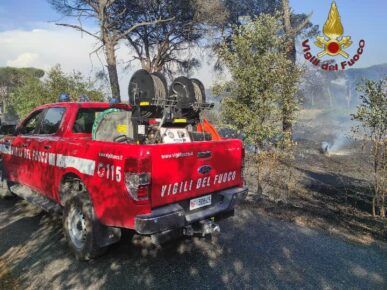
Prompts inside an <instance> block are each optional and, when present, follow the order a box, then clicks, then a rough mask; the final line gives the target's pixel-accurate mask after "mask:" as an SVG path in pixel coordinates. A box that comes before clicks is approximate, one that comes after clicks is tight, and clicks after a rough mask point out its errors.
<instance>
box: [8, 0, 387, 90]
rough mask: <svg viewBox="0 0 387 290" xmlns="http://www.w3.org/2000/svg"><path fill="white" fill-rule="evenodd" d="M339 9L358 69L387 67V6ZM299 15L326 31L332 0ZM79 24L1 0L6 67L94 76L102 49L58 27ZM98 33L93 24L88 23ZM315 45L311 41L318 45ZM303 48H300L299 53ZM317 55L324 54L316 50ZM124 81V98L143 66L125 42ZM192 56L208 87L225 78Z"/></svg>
mask: <svg viewBox="0 0 387 290" xmlns="http://www.w3.org/2000/svg"><path fill="white" fill-rule="evenodd" d="M336 3H337V7H338V9H339V13H340V16H341V21H342V23H343V26H344V35H349V36H351V38H352V41H353V45H352V46H351V47H350V48H349V49H348V52H349V54H350V55H353V54H354V53H355V52H356V49H357V47H358V42H359V40H361V39H364V40H365V42H366V47H365V50H364V53H363V54H362V55H361V58H360V60H359V61H358V62H356V64H355V67H359V68H360V67H368V66H371V65H375V64H380V63H387V32H386V28H387V1H386V0H368V1H365V0H337V1H336ZM290 4H291V7H292V9H293V11H294V12H295V13H306V14H309V13H313V14H312V16H311V21H312V22H313V23H314V24H318V25H319V26H320V28H322V26H323V24H324V22H325V21H326V18H327V15H328V12H329V8H330V5H331V1H329V0H313V1H311V0H290ZM58 21H59V22H67V23H71V21H73V23H75V20H71V19H63V18H62V17H61V16H60V15H59V14H58V13H57V12H56V11H55V10H53V9H52V7H51V6H50V4H49V3H48V1H47V0H0V66H15V67H26V66H34V67H40V68H43V69H46V70H47V69H49V68H50V67H52V66H53V65H55V64H58V63H59V64H61V65H62V68H63V69H64V70H65V71H66V72H72V71H74V70H76V71H81V72H82V73H84V74H85V75H86V76H93V75H94V74H95V73H96V72H97V71H100V70H101V69H102V67H103V63H104V61H103V55H100V56H99V57H98V56H96V55H95V54H94V55H90V52H91V51H93V49H95V48H96V41H95V39H93V38H91V37H89V36H87V35H82V34H81V33H80V32H77V31H74V30H71V29H68V28H64V27H58V26H56V25H55V22H58ZM88 26H89V29H91V30H93V29H95V27H93V24H92V23H88ZM313 41H314V40H313V39H310V42H311V43H312V42H313ZM300 48H301V44H298V49H300ZM314 52H315V53H317V52H318V51H317V50H316V49H315V50H314ZM117 54H118V62H119V77H120V85H121V91H122V94H123V95H124V97H125V96H126V95H127V92H126V90H127V89H126V88H127V85H128V82H129V79H130V75H131V74H132V73H133V71H134V70H136V69H137V68H139V67H138V64H137V65H136V64H132V65H131V66H130V67H129V68H126V67H127V65H128V63H127V61H128V59H130V55H131V51H130V49H128V48H127V46H126V45H125V44H123V43H121V44H120V48H119V49H118V52H117ZM192 54H197V55H196V56H197V57H199V58H201V59H204V60H205V61H204V63H203V65H202V67H201V68H200V69H199V70H198V71H197V72H195V73H194V75H193V76H194V77H197V78H199V79H201V80H202V81H203V82H204V84H205V86H207V87H208V86H210V85H211V84H212V83H214V82H216V81H217V80H218V79H219V78H220V77H221V76H219V75H217V74H215V73H213V71H212V68H211V65H210V64H208V63H207V62H208V59H207V58H206V55H202V54H203V52H198V51H193V52H192Z"/></svg>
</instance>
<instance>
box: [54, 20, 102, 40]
mask: <svg viewBox="0 0 387 290" xmlns="http://www.w3.org/2000/svg"><path fill="white" fill-rule="evenodd" d="M55 25H58V26H64V27H70V28H73V29H75V30H78V31H81V32H84V33H86V34H88V35H90V36H92V37H94V38H96V39H98V40H100V41H102V39H101V38H100V37H99V36H97V35H95V34H94V33H92V32H89V31H87V30H86V29H84V28H83V27H82V26H79V25H73V24H66V23H55Z"/></svg>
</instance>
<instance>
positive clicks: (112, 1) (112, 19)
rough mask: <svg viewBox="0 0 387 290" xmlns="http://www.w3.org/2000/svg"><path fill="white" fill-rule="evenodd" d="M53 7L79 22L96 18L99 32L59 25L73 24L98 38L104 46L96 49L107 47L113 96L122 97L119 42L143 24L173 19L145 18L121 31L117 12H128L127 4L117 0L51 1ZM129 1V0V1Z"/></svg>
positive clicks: (106, 52)
mask: <svg viewBox="0 0 387 290" xmlns="http://www.w3.org/2000/svg"><path fill="white" fill-rule="evenodd" d="M49 1H50V2H51V4H52V5H53V7H54V8H55V9H56V10H58V11H59V12H61V13H62V14H63V15H65V16H68V17H75V18H77V19H78V20H79V21H81V20H86V19H94V20H97V22H98V28H99V29H98V32H91V31H89V30H86V29H85V28H84V27H83V26H82V24H80V25H75V24H65V23H57V25H60V26H65V27H70V28H73V29H76V30H78V31H81V32H83V33H86V34H88V35H90V36H92V37H93V38H95V39H97V41H98V42H99V43H100V46H99V47H98V48H97V49H96V50H94V52H98V51H99V50H100V49H103V51H104V54H105V59H106V63H107V70H108V75H109V81H110V87H111V91H112V95H113V97H115V98H117V99H118V100H120V99H121V96H120V86H119V82H118V73H117V59H116V48H117V45H118V42H119V41H120V40H122V39H124V38H125V37H126V36H127V35H128V34H129V33H130V32H132V31H133V30H135V29H136V28H138V27H140V26H143V25H150V24H155V23H158V22H163V21H169V20H171V19H166V20H163V19H156V20H154V21H150V22H147V21H142V22H139V23H133V25H132V26H130V27H128V28H127V29H126V30H125V31H120V30H119V29H118V27H119V26H120V23H118V22H117V19H118V18H117V15H119V14H121V13H126V11H127V9H128V8H127V7H126V5H123V6H120V7H121V8H120V9H119V10H118V9H117V7H118V4H117V3H118V2H117V1H116V0H49ZM128 3H129V2H128Z"/></svg>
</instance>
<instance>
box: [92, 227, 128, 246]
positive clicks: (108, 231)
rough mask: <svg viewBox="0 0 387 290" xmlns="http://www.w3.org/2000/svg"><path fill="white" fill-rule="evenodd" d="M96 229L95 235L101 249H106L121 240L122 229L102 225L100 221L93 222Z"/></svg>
mask: <svg viewBox="0 0 387 290" xmlns="http://www.w3.org/2000/svg"><path fill="white" fill-rule="evenodd" d="M93 228H94V229H95V232H94V235H95V239H96V241H97V244H98V246H99V247H101V248H102V247H106V246H109V245H112V244H115V243H117V242H119V241H120V240H121V234H122V233H121V229H120V228H114V227H108V226H105V225H103V224H101V223H100V222H99V221H98V220H95V221H94V222H93Z"/></svg>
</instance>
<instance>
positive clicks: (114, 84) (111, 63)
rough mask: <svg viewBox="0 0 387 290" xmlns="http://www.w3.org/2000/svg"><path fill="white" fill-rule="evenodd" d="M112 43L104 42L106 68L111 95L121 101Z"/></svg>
mask: <svg viewBox="0 0 387 290" xmlns="http://www.w3.org/2000/svg"><path fill="white" fill-rule="evenodd" d="M114 47H115V46H114V44H113V43H111V42H110V41H107V42H105V56H106V62H107V69H108V73H109V81H110V88H111V91H112V97H113V98H116V99H118V101H119V102H120V101H121V95H120V84H119V82H118V73H117V60H116V54H115V49H114Z"/></svg>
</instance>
